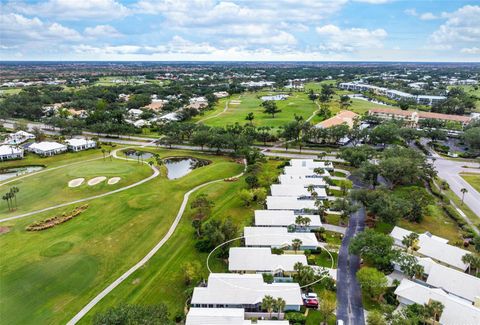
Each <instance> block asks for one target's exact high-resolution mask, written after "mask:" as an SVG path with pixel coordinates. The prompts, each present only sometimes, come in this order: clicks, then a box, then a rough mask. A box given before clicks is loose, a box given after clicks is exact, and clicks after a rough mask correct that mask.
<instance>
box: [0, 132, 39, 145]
mask: <svg viewBox="0 0 480 325" xmlns="http://www.w3.org/2000/svg"><path fill="white" fill-rule="evenodd" d="M30 139H35V135H33V134H32V133H28V132H25V131H18V132H15V133H10V134H9V135H8V136H7V138H6V139H5V141H4V143H5V144H20V143H24V142H25V141H27V140H30Z"/></svg>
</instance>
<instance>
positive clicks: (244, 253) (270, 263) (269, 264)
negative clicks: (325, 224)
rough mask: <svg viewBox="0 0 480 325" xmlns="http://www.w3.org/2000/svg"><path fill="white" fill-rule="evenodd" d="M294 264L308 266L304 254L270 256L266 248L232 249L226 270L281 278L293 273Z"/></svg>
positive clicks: (269, 251) (269, 249) (268, 249)
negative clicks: (268, 274) (267, 274)
mask: <svg viewBox="0 0 480 325" xmlns="http://www.w3.org/2000/svg"><path fill="white" fill-rule="evenodd" d="M296 263H301V264H303V265H308V263H307V257H306V256H305V255H304V254H282V255H277V254H272V251H271V248H268V247H232V248H230V252H229V257H228V270H229V271H230V272H237V273H270V274H273V275H277V276H282V275H291V274H293V273H295V270H294V266H295V264H296Z"/></svg>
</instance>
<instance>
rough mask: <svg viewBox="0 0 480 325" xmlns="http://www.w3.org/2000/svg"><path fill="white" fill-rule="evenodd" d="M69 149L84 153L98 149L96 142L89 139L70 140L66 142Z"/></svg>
mask: <svg viewBox="0 0 480 325" xmlns="http://www.w3.org/2000/svg"><path fill="white" fill-rule="evenodd" d="M65 142H66V143H67V147H68V149H69V150H72V151H82V150H87V149H92V148H95V147H96V145H97V144H96V142H95V141H93V140H87V139H68V140H65Z"/></svg>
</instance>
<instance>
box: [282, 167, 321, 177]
mask: <svg viewBox="0 0 480 325" xmlns="http://www.w3.org/2000/svg"><path fill="white" fill-rule="evenodd" d="M283 173H284V174H285V175H292V176H306V177H325V176H329V175H330V174H329V173H328V171H327V170H323V173H322V174H320V175H318V174H316V173H315V172H314V171H313V169H310V168H306V167H293V166H285V167H284V168H283Z"/></svg>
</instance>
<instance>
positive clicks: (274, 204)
mask: <svg viewBox="0 0 480 325" xmlns="http://www.w3.org/2000/svg"><path fill="white" fill-rule="evenodd" d="M267 209H268V210H293V211H295V212H296V213H297V214H299V213H300V214H301V213H303V212H305V211H309V210H316V209H317V207H316V206H315V200H308V199H301V198H296V197H294V196H267Z"/></svg>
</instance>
